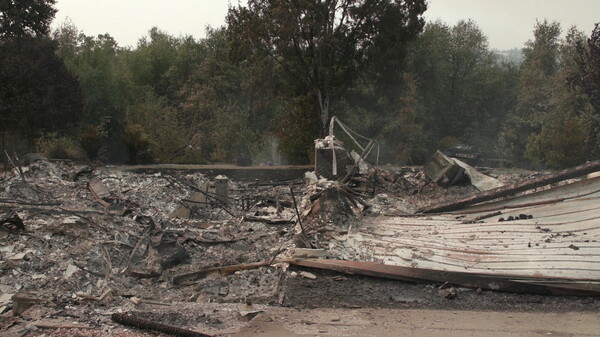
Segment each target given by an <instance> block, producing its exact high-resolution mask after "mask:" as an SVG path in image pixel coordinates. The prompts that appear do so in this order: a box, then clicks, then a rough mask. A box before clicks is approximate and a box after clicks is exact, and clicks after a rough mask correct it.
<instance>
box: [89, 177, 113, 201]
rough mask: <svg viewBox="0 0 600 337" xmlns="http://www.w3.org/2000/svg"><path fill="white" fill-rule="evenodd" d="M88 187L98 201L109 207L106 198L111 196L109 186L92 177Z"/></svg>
mask: <svg viewBox="0 0 600 337" xmlns="http://www.w3.org/2000/svg"><path fill="white" fill-rule="evenodd" d="M88 188H89V189H90V192H91V193H92V196H93V197H94V199H96V201H97V202H98V203H100V204H101V205H102V206H104V207H108V206H109V205H110V204H109V203H108V202H106V200H104V199H108V198H110V191H109V190H108V188H106V186H104V185H103V184H102V181H100V179H98V178H92V179H90V182H89V183H88Z"/></svg>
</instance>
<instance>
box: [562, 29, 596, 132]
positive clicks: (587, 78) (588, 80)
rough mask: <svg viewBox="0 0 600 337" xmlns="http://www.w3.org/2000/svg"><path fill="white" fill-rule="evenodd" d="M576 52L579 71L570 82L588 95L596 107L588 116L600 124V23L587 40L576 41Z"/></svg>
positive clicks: (575, 56)
mask: <svg viewBox="0 0 600 337" xmlns="http://www.w3.org/2000/svg"><path fill="white" fill-rule="evenodd" d="M574 52H575V53H574V55H573V59H574V62H575V63H576V65H577V68H578V71H577V73H576V74H575V75H574V76H571V77H570V78H569V82H570V84H571V85H572V86H573V87H575V88H576V89H580V90H582V91H583V92H584V93H585V95H586V96H587V97H588V99H589V100H590V104H591V105H592V106H593V108H594V113H593V114H589V115H588V116H589V117H590V118H592V119H593V120H594V121H595V122H596V123H598V124H600V23H597V24H596V26H595V28H594V30H593V31H592V34H591V36H590V37H589V38H588V39H587V41H581V40H578V41H576V46H575V50H574Z"/></svg>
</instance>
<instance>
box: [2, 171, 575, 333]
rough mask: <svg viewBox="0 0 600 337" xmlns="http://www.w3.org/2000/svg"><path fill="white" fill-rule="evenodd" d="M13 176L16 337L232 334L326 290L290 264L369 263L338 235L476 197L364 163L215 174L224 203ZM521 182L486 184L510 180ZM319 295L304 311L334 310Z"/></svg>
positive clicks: (154, 180) (157, 180) (193, 188)
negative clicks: (265, 173)
mask: <svg viewBox="0 0 600 337" xmlns="http://www.w3.org/2000/svg"><path fill="white" fill-rule="evenodd" d="M363 169H364V168H363ZM22 171H23V172H22V176H21V174H20V173H18V172H17V171H16V170H14V171H13V172H5V173H4V174H3V175H2V180H1V181H0V219H3V220H2V221H3V222H2V224H1V228H0V229H1V230H0V237H1V240H2V245H1V246H0V292H1V293H0V314H1V316H0V317H1V320H0V329H6V330H7V331H9V332H11V333H14V334H16V335H18V334H21V335H22V334H24V333H27V332H35V331H37V330H39V329H43V328H40V326H44V324H46V323H44V322H46V320H60V319H65V318H68V320H69V321H70V322H73V321H75V322H79V323H80V324H85V326H86V327H87V328H89V329H100V330H101V331H103V334H104V335H110V334H112V333H116V332H118V331H121V330H120V329H122V327H121V326H120V325H118V324H116V323H113V322H111V320H110V316H111V315H112V314H113V313H120V312H134V313H135V314H136V315H137V317H141V318H145V319H148V318H150V319H152V320H153V321H155V322H156V323H163V324H167V325H176V326H178V327H179V328H183V329H191V330H194V331H197V332H201V333H206V334H211V335H231V334H233V333H234V332H235V331H237V330H236V329H239V328H240V327H242V326H244V325H245V324H246V323H247V319H248V318H247V316H246V314H247V313H250V312H255V311H256V310H257V308H258V306H259V304H261V303H262V304H270V305H294V303H298V301H297V299H298V289H305V287H307V286H308V288H310V285H311V284H320V283H322V282H325V281H326V280H323V278H322V277H323V276H322V275H327V274H323V272H321V271H319V270H315V269H311V270H298V268H299V267H295V266H290V264H288V263H287V262H288V261H289V259H290V258H313V257H319V258H347V259H349V260H361V259H368V258H370V257H369V256H363V255H361V254H363V252H361V251H360V250H355V249H353V245H355V244H359V242H358V241H357V240H355V239H356V238H354V239H349V236H348V235H349V234H350V233H353V232H356V231H355V229H356V228H363V227H364V226H365V224H366V223H369V222H370V221H372V219H375V218H376V217H381V216H384V217H386V216H398V215H404V216H411V215H412V214H414V213H415V211H416V210H417V209H419V208H422V207H425V206H428V205H431V204H432V203H434V202H439V201H442V200H452V199H457V198H460V197H464V196H468V195H471V194H473V193H476V190H475V189H474V188H473V187H472V186H470V185H462V186H461V185H459V186H451V187H448V188H442V187H440V186H438V185H437V184H435V183H433V182H431V181H430V180H428V179H427V178H426V176H425V175H424V173H423V172H422V170H421V168H416V167H411V168H401V169H397V170H383V169H381V168H376V167H368V168H367V169H366V171H364V170H363V171H362V173H361V172H360V170H359V171H357V173H356V174H354V175H353V176H352V177H350V178H351V179H348V181H347V182H346V183H342V182H339V181H335V180H327V179H324V178H322V177H319V176H316V175H315V174H307V177H306V178H302V177H299V178H298V179H294V180H285V181H238V180H232V179H228V178H226V177H221V180H223V179H227V188H228V190H227V195H226V196H225V198H223V196H222V195H221V196H219V195H218V194H217V191H216V189H215V186H214V179H211V178H209V177H208V176H205V175H204V174H202V173H199V172H193V171H177V170H173V169H166V170H154V171H153V172H145V173H143V172H138V173H134V172H129V171H121V170H118V169H114V168H113V169H103V168H97V169H96V168H93V167H91V166H89V165H80V164H76V163H72V162H68V161H63V162H61V161H58V162H49V161H47V160H44V159H40V160H37V161H35V162H33V163H31V164H30V165H29V166H26V167H23V168H22ZM530 174H531V173H521V174H520V175H515V174H508V173H503V174H498V175H497V178H498V179H499V180H500V181H502V182H505V183H508V182H510V183H513V182H516V181H520V180H523V179H525V178H527V177H528V175H530ZM292 191H293V194H294V196H295V198H293V197H292ZM224 200H225V201H226V202H223V201H224ZM294 201H295V202H294ZM178 210H179V211H178ZM182 210H186V211H182ZM174 214H175V216H174ZM297 214H300V218H301V220H302V221H301V222H299V221H298V217H297ZM534 219H535V218H534ZM19 220H20V221H22V225H21V222H20V221H19ZM463 220H464V219H463ZM461 221H462V220H461ZM380 234H385V233H380ZM353 240H354V241H353ZM332 242H338V243H342V244H341V246H339V245H338V244H335V245H332ZM580 246H581V245H579V244H578V245H577V247H578V248H579V247H580ZM570 250H571V251H574V249H572V248H571V249H570ZM582 250H584V248H581V249H580V250H578V251H582ZM344 254H346V255H344ZM290 269H291V270H290ZM301 271H305V273H300V272H301ZM326 277H327V278H330V277H333V278H331V280H333V281H332V282H335V283H336V284H337V285H338V286H337V287H338V290H342V289H346V288H347V289H348V291H351V289H352V288H353V287H354V286H355V285H353V284H354V283H353V282H355V280H356V282H361V283H363V282H373V284H377V282H379V281H375V279H373V280H371V281H369V280H368V279H367V280H366V281H365V279H362V278H360V277H354V276H351V275H348V276H342V275H337V276H326ZM311 282H314V283H311ZM400 285H401V286H402V283H400ZM403 286H404V287H414V286H412V285H411V286H409V285H403ZM411 289H412V288H411ZM427 289H428V288H427ZM313 290H314V291H317V292H318V289H317V288H315V289H313ZM411 291H412V292H414V291H415V290H414V289H413V290H411ZM418 291H419V290H417V292H418ZM365 294H367V292H365ZM321 295H323V296H316V297H315V298H314V300H313V302H312V305H313V306H315V305H316V306H318V305H319V304H318V301H319V298H321V299H322V300H325V301H328V302H329V301H330V300H331V299H329V297H328V296H326V295H325V294H321ZM421 295H422V296H423V297H424V298H427V297H428V296H429V297H430V296H434V297H435V298H436V300H424V301H417V302H418V303H420V304H419V305H420V306H421V307H422V304H423V303H435V305H439V303H438V300H437V297H439V294H437V292H430V291H426V288H423V292H422V294H421ZM361 296H362V294H361V293H357V294H355V298H356V299H357V300H359V299H360V298H361ZM386 296H388V297H389V295H386ZM461 296H462V295H460V294H459V295H458V297H459V299H460V298H461ZM26 299H29V300H26ZM469 301H473V302H469V305H468V306H469V307H476V306H477V304H476V301H477V299H476V298H474V297H473V298H471V299H470V300H469ZM417 302H415V303H417ZM184 303H185V305H184ZM210 303H212V304H210ZM214 303H218V304H214ZM228 303H229V304H228ZM302 303H306V301H303V302H302ZM368 303H372V301H371V302H368ZM24 305H25V306H27V307H24ZM323 306H331V303H327V304H325V303H323ZM184 307H185V308H188V309H186V310H187V311H185V312H184V311H182V310H183V309H182V308H184ZM15 308H16V309H15ZM260 310H262V309H260ZM15 312H16V313H18V314H19V315H18V316H14V313H15ZM176 313H177V314H176ZM198 317H203V319H197V318H198ZM42 323H43V324H42ZM36 324H37V325H36ZM53 324H55V325H56V324H58V323H56V322H55V323H53ZM61 324H62V323H61Z"/></svg>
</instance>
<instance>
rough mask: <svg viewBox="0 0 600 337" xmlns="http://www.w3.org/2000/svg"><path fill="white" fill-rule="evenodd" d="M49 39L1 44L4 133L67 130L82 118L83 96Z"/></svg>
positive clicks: (0, 125) (0, 111)
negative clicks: (14, 130) (9, 131)
mask: <svg viewBox="0 0 600 337" xmlns="http://www.w3.org/2000/svg"><path fill="white" fill-rule="evenodd" d="M54 51H55V50H54V47H53V45H52V43H51V41H49V40H48V39H46V38H21V39H12V40H9V41H4V42H2V43H0V60H2V62H0V130H8V129H18V130H20V131H23V132H24V133H25V134H27V135H34V134H36V133H38V132H39V131H49V132H53V131H66V130H72V128H73V126H74V125H75V124H76V123H77V122H78V121H79V120H80V118H81V110H82V104H81V101H82V96H81V92H80V89H79V86H78V83H77V79H76V78H75V77H73V76H72V75H71V74H70V73H69V71H68V70H67V68H66V67H65V64H64V63H63V60H62V59H60V58H59V57H57V56H56V54H55V53H54Z"/></svg>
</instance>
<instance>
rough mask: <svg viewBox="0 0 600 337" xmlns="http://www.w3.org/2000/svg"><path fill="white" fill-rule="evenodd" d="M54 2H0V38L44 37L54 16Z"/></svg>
mask: <svg viewBox="0 0 600 337" xmlns="http://www.w3.org/2000/svg"><path fill="white" fill-rule="evenodd" d="M55 3H56V0H3V1H0V38H1V39H5V40H6V39H12V38H23V37H34V36H46V35H48V33H49V31H50V23H51V22H52V19H53V18H54V14H56V9H55V8H54V7H53V6H54V4H55Z"/></svg>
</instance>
